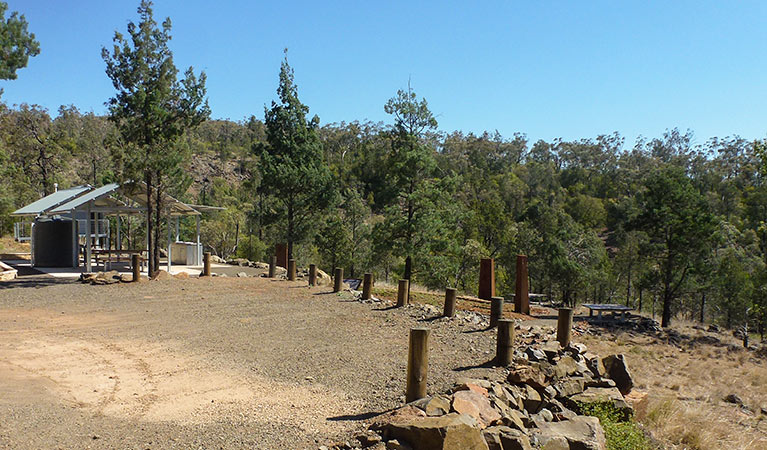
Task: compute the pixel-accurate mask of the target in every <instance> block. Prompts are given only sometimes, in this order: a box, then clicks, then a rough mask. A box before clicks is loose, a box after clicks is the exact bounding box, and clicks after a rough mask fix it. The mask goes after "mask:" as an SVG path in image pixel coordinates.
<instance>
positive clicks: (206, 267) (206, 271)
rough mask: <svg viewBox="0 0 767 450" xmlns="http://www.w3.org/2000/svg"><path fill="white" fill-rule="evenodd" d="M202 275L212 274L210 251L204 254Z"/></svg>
mask: <svg viewBox="0 0 767 450" xmlns="http://www.w3.org/2000/svg"><path fill="white" fill-rule="evenodd" d="M202 276H204V277H209V276H210V252H205V253H203V254H202Z"/></svg>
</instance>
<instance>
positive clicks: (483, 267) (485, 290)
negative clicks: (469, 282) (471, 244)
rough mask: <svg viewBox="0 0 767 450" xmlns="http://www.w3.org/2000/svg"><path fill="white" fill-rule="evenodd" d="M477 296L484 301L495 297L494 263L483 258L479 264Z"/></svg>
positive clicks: (489, 259)
mask: <svg viewBox="0 0 767 450" xmlns="http://www.w3.org/2000/svg"><path fill="white" fill-rule="evenodd" d="M478 294H479V295H478V297H479V298H481V299H484V300H490V299H491V298H493V297H495V262H494V261H493V260H492V259H491V258H483V259H482V260H480V262H479V293H478Z"/></svg>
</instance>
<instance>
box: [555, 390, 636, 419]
mask: <svg viewBox="0 0 767 450" xmlns="http://www.w3.org/2000/svg"><path fill="white" fill-rule="evenodd" d="M564 401H566V404H567V406H568V407H570V408H572V409H573V410H575V411H580V408H581V405H582V404H585V405H589V404H608V405H610V406H612V407H613V408H614V409H615V410H616V412H617V413H618V414H619V415H620V416H622V418H623V420H627V419H628V418H630V417H631V416H632V415H633V414H634V410H633V409H632V408H631V406H629V404H628V403H626V401H625V400H624V399H623V395H622V394H621V393H620V391H619V390H618V389H617V388H596V387H590V388H587V389H586V390H585V391H583V392H582V393H580V394H577V395H573V396H572V397H570V398H568V399H565V400H564Z"/></svg>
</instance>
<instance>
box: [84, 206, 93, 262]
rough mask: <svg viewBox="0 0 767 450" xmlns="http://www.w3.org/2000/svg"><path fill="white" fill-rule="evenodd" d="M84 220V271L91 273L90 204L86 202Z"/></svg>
mask: <svg viewBox="0 0 767 450" xmlns="http://www.w3.org/2000/svg"><path fill="white" fill-rule="evenodd" d="M86 211H87V214H86V220H85V271H86V272H90V271H91V244H92V241H91V202H88V208H87V209H86Z"/></svg>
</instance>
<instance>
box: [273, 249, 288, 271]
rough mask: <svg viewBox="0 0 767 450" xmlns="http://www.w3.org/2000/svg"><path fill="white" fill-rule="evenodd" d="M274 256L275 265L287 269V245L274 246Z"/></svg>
mask: <svg viewBox="0 0 767 450" xmlns="http://www.w3.org/2000/svg"><path fill="white" fill-rule="evenodd" d="M274 255H275V256H276V257H277V265H278V266H280V267H284V268H286V269H287V268H288V244H285V243H279V244H277V245H275V246H274Z"/></svg>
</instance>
